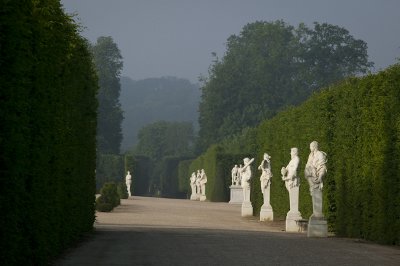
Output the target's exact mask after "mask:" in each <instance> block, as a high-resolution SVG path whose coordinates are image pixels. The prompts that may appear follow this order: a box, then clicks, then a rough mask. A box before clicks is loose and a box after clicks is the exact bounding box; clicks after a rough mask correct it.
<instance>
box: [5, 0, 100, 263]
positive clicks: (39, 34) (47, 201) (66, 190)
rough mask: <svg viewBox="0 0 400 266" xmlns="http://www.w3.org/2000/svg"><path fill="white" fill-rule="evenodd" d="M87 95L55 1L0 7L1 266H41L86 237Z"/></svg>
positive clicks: (86, 78) (89, 77)
mask: <svg viewBox="0 0 400 266" xmlns="http://www.w3.org/2000/svg"><path fill="white" fill-rule="evenodd" d="M96 93H97V77H96V75H95V71H94V68H93V65H92V58H91V55H90V53H89V49H88V44H87V42H86V40H84V39H83V38H81V37H80V36H79V29H78V28H77V26H76V25H75V24H74V22H73V21H72V19H71V18H70V17H68V16H67V15H65V14H64V13H63V10H62V8H61V5H60V3H59V1H55V0H47V1H29V0H21V1H0V125H1V130H0V165H1V167H0V213H1V215H2V218H1V219H0V230H1V240H0V245H1V246H0V264H1V265H46V264H47V263H48V261H49V260H50V259H51V258H52V257H54V256H56V255H57V254H59V252H61V250H62V249H64V248H66V247H67V246H68V245H70V244H71V243H72V242H74V241H75V240H76V239H77V238H78V237H79V236H80V235H81V234H83V233H85V232H88V231H90V230H92V227H93V222H94V218H95V216H94V202H95V196H94V193H95V178H94V173H95V146H96V145H95V134H96V109H97V101H96ZM66 221H68V222H66Z"/></svg>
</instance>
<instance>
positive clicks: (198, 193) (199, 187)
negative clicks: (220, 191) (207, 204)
mask: <svg viewBox="0 0 400 266" xmlns="http://www.w3.org/2000/svg"><path fill="white" fill-rule="evenodd" d="M200 178H201V173H200V170H197V174H196V199H200V196H201V184H200Z"/></svg>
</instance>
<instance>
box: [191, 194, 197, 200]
mask: <svg viewBox="0 0 400 266" xmlns="http://www.w3.org/2000/svg"><path fill="white" fill-rule="evenodd" d="M190 200H198V198H197V195H196V194H192V195H190Z"/></svg>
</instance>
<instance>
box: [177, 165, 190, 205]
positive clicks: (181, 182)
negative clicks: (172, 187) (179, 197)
mask: <svg viewBox="0 0 400 266" xmlns="http://www.w3.org/2000/svg"><path fill="white" fill-rule="evenodd" d="M192 162H193V160H192V159H191V160H184V161H180V162H179V165H178V190H179V192H182V193H185V194H186V198H190V195H191V194H192V189H191V188H190V176H191V175H192V172H189V166H190V164H191V163H192Z"/></svg>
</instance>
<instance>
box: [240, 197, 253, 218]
mask: <svg viewBox="0 0 400 266" xmlns="http://www.w3.org/2000/svg"><path fill="white" fill-rule="evenodd" d="M247 216H253V205H251V202H250V201H244V202H243V203H242V217H247Z"/></svg>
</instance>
